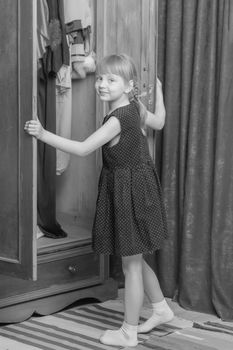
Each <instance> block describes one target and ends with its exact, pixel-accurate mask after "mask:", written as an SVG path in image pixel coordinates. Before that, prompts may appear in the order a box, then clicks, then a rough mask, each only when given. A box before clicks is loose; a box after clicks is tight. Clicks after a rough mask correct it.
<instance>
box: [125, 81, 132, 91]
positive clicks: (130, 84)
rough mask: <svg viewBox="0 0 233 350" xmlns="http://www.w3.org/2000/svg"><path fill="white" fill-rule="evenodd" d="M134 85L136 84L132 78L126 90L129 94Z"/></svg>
mask: <svg viewBox="0 0 233 350" xmlns="http://www.w3.org/2000/svg"><path fill="white" fill-rule="evenodd" d="M133 86H134V83H133V80H130V81H129V82H128V84H127V86H126V89H125V92H126V93H127V94H128V93H129V92H130V91H132V90H133Z"/></svg>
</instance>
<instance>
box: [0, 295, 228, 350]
mask: <svg viewBox="0 0 233 350" xmlns="http://www.w3.org/2000/svg"><path fill="white" fill-rule="evenodd" d="M149 315H150V311H149V310H148V309H147V308H143V310H142V317H141V320H140V321H141V322H142V321H144V320H145V319H146V318H148V317H149ZM122 320H123V303H122V301H120V300H110V301H107V302H105V303H100V304H91V305H90V304H88V305H85V306H81V307H80V306H73V307H71V308H68V309H66V310H63V311H61V312H58V313H56V314H53V315H49V316H43V317H39V316H38V317H31V318H30V319H29V320H27V321H25V322H22V323H16V324H10V325H5V326H2V327H0V350H39V349H41V350H113V349H115V350H118V349H120V348H118V347H110V346H105V345H103V344H101V343H100V342H99V337H100V335H101V333H102V332H103V331H104V330H106V329H117V328H119V327H120V326H121V324H122ZM204 326H207V327H206V328H204ZM217 326H219V324H216V323H215V324H210V323H209V322H208V323H204V324H202V325H200V324H199V325H198V326H197V323H195V322H194V323H193V322H192V321H189V320H184V319H182V318H179V317H175V318H174V320H172V321H171V322H169V323H167V324H164V325H161V326H159V327H158V328H156V329H154V330H153V331H152V332H150V333H149V334H147V335H140V337H139V340H140V343H139V345H138V346H137V347H135V348H133V349H137V350H150V349H153V350H232V349H233V336H232V334H226V333H225V332H224V333H223V332H216V331H215V329H212V330H210V331H209V328H210V327H213V328H216V327H217ZM218 328H219V329H222V328H223V324H221V325H220V326H219V327H218ZM225 328H226V327H225ZM225 330H227V332H229V331H231V329H230V328H229V326H228V327H227V328H226V329H225ZM121 349H122V348H121ZM131 349H132V348H131Z"/></svg>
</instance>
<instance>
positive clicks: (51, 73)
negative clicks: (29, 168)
mask: <svg viewBox="0 0 233 350" xmlns="http://www.w3.org/2000/svg"><path fill="white" fill-rule="evenodd" d="M47 5H48V9H49V24H48V33H49V46H48V47H47V48H46V52H45V53H44V55H43V57H42V58H41V59H40V67H39V70H38V117H39V119H40V121H41V123H42V125H43V127H45V128H46V129H47V130H48V131H51V132H54V133H55V132H56V74H57V72H58V71H59V69H60V68H61V66H62V65H63V64H66V65H69V63H70V62H69V48H68V45H67V41H66V33H65V26H64V10H63V3H62V1H61V0H60V1H59V0H47ZM37 179H38V180H37V186H38V190H37V191H38V201H37V203H38V204H37V205H38V219H37V222H38V226H39V228H40V230H41V231H42V232H43V233H44V235H45V236H46V237H50V238H62V237H66V236H67V234H66V233H65V232H64V231H63V229H62V228H61V226H60V224H59V223H58V222H57V220H56V150H55V149H53V148H52V147H50V146H48V145H46V144H43V143H42V142H38V177H37Z"/></svg>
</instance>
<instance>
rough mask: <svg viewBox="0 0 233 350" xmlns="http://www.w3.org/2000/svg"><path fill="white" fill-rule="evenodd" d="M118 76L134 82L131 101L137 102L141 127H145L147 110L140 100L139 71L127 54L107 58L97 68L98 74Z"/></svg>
mask: <svg viewBox="0 0 233 350" xmlns="http://www.w3.org/2000/svg"><path fill="white" fill-rule="evenodd" d="M106 73H110V74H116V75H119V76H120V77H122V78H123V79H124V80H125V81H126V82H129V81H133V87H132V90H131V91H130V92H129V100H130V101H135V102H136V104H137V107H138V111H139V114H140V118H141V126H142V127H143V128H144V127H145V120H146V115H147V110H146V107H145V106H144V104H143V103H142V102H141V101H140V99H139V88H138V76H137V69H136V66H135V63H134V61H133V59H132V58H131V57H130V56H128V55H126V54H119V55H117V54H112V55H108V56H105V57H104V58H103V59H102V60H101V61H100V62H99V63H98V64H97V67H96V74H97V75H98V74H106Z"/></svg>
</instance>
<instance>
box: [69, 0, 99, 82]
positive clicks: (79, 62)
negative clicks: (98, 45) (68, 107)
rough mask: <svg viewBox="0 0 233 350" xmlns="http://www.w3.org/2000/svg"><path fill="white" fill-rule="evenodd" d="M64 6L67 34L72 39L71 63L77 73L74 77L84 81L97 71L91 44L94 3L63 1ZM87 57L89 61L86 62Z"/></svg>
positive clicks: (87, 1) (88, 1)
mask: <svg viewBox="0 0 233 350" xmlns="http://www.w3.org/2000/svg"><path fill="white" fill-rule="evenodd" d="M63 4H64V21H65V24H66V33H67V34H69V35H70V37H71V38H72V47H71V62H72V68H73V71H74V72H75V74H74V75H73V74H72V76H73V77H74V78H78V79H84V78H85V77H86V74H87V73H89V72H94V71H95V60H94V59H93V57H94V56H95V54H94V53H92V43H91V31H92V26H93V13H92V9H93V2H92V0H63ZM87 56H88V60H86V57H87ZM90 62H91V65H90ZM87 66H88V68H87ZM90 66H91V69H90V68H89V67H90Z"/></svg>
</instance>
